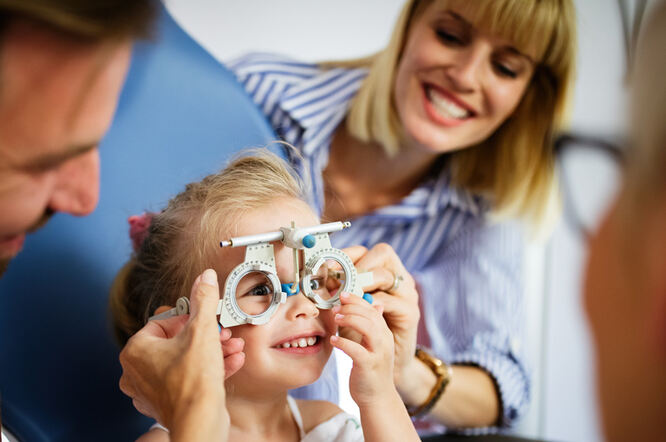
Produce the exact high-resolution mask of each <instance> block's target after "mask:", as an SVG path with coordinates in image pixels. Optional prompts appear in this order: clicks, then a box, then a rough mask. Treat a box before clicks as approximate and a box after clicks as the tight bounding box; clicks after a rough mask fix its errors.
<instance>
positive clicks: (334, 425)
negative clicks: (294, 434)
mask: <svg viewBox="0 0 666 442" xmlns="http://www.w3.org/2000/svg"><path fill="white" fill-rule="evenodd" d="M287 403H288V404H289V409H290V410H291V415H292V416H293V417H294V422H296V426H297V427H298V432H299V434H300V437H301V442H319V441H321V442H325V441H331V442H362V441H363V429H362V428H361V424H360V423H359V421H358V420H356V418H355V417H354V416H352V415H351V414H347V413H345V412H341V413H338V414H336V415H335V416H333V417H332V418H330V419H329V420H327V421H324V422H322V423H320V424H319V425H317V426H316V427H314V428H313V429H312V430H311V431H310V432H309V433H307V434H306V433H305V431H304V430H303V418H302V417H301V412H300V411H299V409H298V405H297V404H296V400H295V399H294V398H293V397H291V396H287Z"/></svg>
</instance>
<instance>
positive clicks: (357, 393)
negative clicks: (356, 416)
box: [331, 292, 395, 408]
mask: <svg viewBox="0 0 666 442" xmlns="http://www.w3.org/2000/svg"><path fill="white" fill-rule="evenodd" d="M340 302H341V304H340V305H338V306H335V307H334V308H333V309H332V312H333V313H334V314H335V322H336V324H337V325H338V326H339V327H347V328H350V329H352V330H354V331H355V332H356V333H357V334H358V335H360V336H361V339H360V342H355V341H353V340H351V339H347V338H344V337H341V336H332V337H331V343H332V344H333V345H334V346H335V347H337V348H339V349H340V350H342V351H343V352H345V353H346V354H347V355H348V356H349V357H350V358H351V359H352V360H353V361H354V366H353V368H352V370H351V375H350V378H349V391H350V393H351V396H352V398H353V399H354V401H355V402H356V404H357V405H358V406H359V408H364V407H372V406H374V405H376V404H377V403H381V402H383V401H384V399H385V398H386V393H390V392H391V391H393V392H395V389H394V388H393V389H387V388H386V386H387V385H391V384H392V383H393V355H394V350H393V336H392V335H391V331H390V330H389V328H388V326H387V325H386V322H385V321H384V318H382V307H380V306H373V305H370V304H369V303H368V302H367V301H365V300H364V299H363V298H361V297H359V296H356V295H351V294H349V293H346V292H343V293H341V294H340Z"/></svg>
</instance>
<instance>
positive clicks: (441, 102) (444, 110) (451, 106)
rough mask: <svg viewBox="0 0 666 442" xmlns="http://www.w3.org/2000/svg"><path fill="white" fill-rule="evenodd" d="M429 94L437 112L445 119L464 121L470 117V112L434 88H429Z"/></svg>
mask: <svg viewBox="0 0 666 442" xmlns="http://www.w3.org/2000/svg"><path fill="white" fill-rule="evenodd" d="M427 93H428V99H429V100H430V102H431V103H432V104H433V105H434V107H435V109H436V110H437V112H438V113H439V114H440V115H442V116H443V117H445V118H455V119H458V120H462V119H465V118H467V117H469V116H470V112H469V111H468V110H467V109H464V108H462V107H460V106H458V105H457V104H455V103H454V102H453V101H451V100H449V99H447V98H446V97H444V96H443V95H441V94H440V93H438V92H437V91H435V90H434V89H433V88H427Z"/></svg>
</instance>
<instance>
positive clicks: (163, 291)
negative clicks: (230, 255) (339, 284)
mask: <svg viewBox="0 0 666 442" xmlns="http://www.w3.org/2000/svg"><path fill="white" fill-rule="evenodd" d="M283 197H288V198H296V199H300V200H302V201H305V195H304V191H303V187H302V185H301V183H300V182H299V180H298V178H296V176H295V174H294V173H293V172H292V170H291V169H290V167H289V166H288V165H287V164H286V163H285V162H284V161H283V160H281V159H280V158H278V157H277V156H276V155H274V154H272V153H270V152H269V151H267V150H265V149H253V150H249V151H246V152H245V153H244V155H243V156H242V157H239V158H237V159H236V160H234V161H232V162H231V163H230V164H229V165H228V166H227V167H226V168H225V169H224V170H222V171H221V172H219V173H216V174H213V175H209V176H207V177H205V178H204V179H202V180H201V181H199V182H196V183H191V184H188V185H187V186H185V190H184V191H183V192H181V193H180V194H178V195H176V196H175V197H174V198H173V199H171V200H170V201H169V203H168V205H167V207H166V208H165V209H164V210H163V211H162V212H160V213H155V214H153V215H152V222H151V224H150V227H149V228H148V232H147V236H146V237H145V239H144V240H143V242H142V244H141V245H140V247H139V248H138V250H136V251H135V252H134V253H133V254H132V256H131V258H130V260H129V261H128V262H127V263H126V264H125V266H124V267H123V268H122V269H121V270H120V272H119V273H118V275H117V276H116V279H115V281H114V283H113V286H112V288H111V296H110V299H109V304H110V310H111V315H112V320H113V327H114V332H115V335H116V337H117V339H118V341H119V342H120V343H121V344H124V343H125V342H127V340H128V339H129V338H130V336H132V335H133V334H134V333H136V332H137V331H139V329H141V328H142V327H143V326H144V324H145V323H146V321H147V320H148V317H149V316H151V315H152V314H154V312H155V310H156V309H157V308H158V307H159V306H161V305H175V301H176V300H177V299H178V298H179V297H181V296H189V294H190V289H191V286H192V283H193V282H194V280H195V278H196V277H197V276H198V275H199V274H200V273H201V272H202V271H203V270H204V269H206V268H210V267H213V265H214V264H215V259H216V257H217V256H218V253H219V250H220V248H219V241H220V239H222V238H225V237H229V236H233V235H234V233H233V232H234V226H235V225H237V224H238V222H239V221H240V218H241V217H242V216H243V214H245V213H246V212H248V211H251V210H253V209H257V208H260V207H264V206H266V205H267V204H269V203H271V202H272V201H274V200H275V199H278V198H283Z"/></svg>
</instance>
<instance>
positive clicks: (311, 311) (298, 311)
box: [286, 292, 319, 320]
mask: <svg viewBox="0 0 666 442" xmlns="http://www.w3.org/2000/svg"><path fill="white" fill-rule="evenodd" d="M286 307H287V309H288V310H287V318H288V319H290V320H294V319H298V318H304V319H306V318H316V317H317V316H319V309H318V308H317V306H316V305H315V304H314V303H313V302H312V301H311V300H310V298H308V297H307V296H305V294H303V292H301V293H299V294H297V295H293V296H289V297H288V298H287V304H286Z"/></svg>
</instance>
